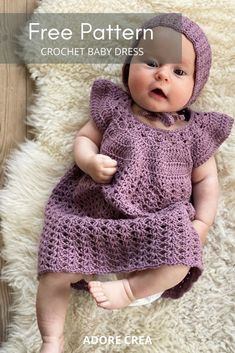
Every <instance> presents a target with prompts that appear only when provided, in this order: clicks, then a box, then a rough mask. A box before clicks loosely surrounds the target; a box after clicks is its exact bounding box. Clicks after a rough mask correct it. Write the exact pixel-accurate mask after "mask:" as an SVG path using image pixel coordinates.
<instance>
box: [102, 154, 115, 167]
mask: <svg viewBox="0 0 235 353" xmlns="http://www.w3.org/2000/svg"><path fill="white" fill-rule="evenodd" d="M103 166H104V167H107V168H108V167H109V168H112V167H116V166H117V161H115V159H112V158H111V157H108V156H105V158H103Z"/></svg>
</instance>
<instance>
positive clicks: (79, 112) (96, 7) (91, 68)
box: [0, 0, 235, 353]
mask: <svg viewBox="0 0 235 353" xmlns="http://www.w3.org/2000/svg"><path fill="white" fill-rule="evenodd" d="M234 10H235V9H234V2H233V1H232V0H231V1H223V0H216V1H215V0H210V1H207V2H205V0H198V1H193V0H179V1H177V2H175V1H174V0H168V1H167V2H158V1H155V0H148V1H147V0H146V1H145V2H143V1H142V0H129V1H128V2H127V1H125V0H116V1H108V0H105V1H104V0H95V1H93V0H87V1H81V0H80V1H76V0H57V1H52V0H43V1H42V2H41V3H40V6H39V8H38V9H37V12H46V13H52V12H130V11H131V12H172V11H174V12H182V13H183V14H185V15H187V16H189V17H190V18H191V19H193V20H195V21H196V22H198V23H199V24H200V25H201V26H202V28H203V29H204V30H205V32H206V33H207V35H208V37H209V40H210V43H211V45H212V50H213V59H214V60H213V68H212V70H211V77H210V80H209V82H208V84H207V86H206V88H205V90H204V92H203V95H202V96H201V98H200V99H199V100H198V102H197V104H195V105H194V108H195V109H198V110H215V111H220V112H225V113H227V114H229V115H233V114H234V99H233V96H234V90H233V89H234V82H233V81H232V73H233V72H234V66H233V65H234V61H232V52H233V47H234V43H233V37H232V34H233V33H234V30H232V28H231V26H232V18H233V15H232V14H234ZM28 68H29V71H30V73H31V77H32V79H34V80H35V82H36V88H37V89H36V92H35V100H34V104H33V106H32V107H31V111H30V114H29V116H28V117H27V121H28V124H29V125H31V126H32V127H33V128H34V130H35V132H36V139H35V140H34V141H26V142H25V143H24V144H22V145H21V146H19V148H18V149H17V151H15V152H14V153H13V155H12V157H11V159H10V160H9V163H8V171H7V183H6V187H5V189H4V190H3V191H2V193H1V213H2V228H3V237H4V244H5V246H4V249H3V253H2V255H3V257H4V259H5V260H6V262H7V263H6V266H5V268H4V269H3V277H4V278H5V279H6V280H7V282H8V283H9V285H10V287H11V290H12V292H13V295H14V303H13V305H12V307H11V309H10V310H11V313H12V322H11V324H10V327H9V338H8V342H6V343H4V344H3V347H2V348H1V349H0V352H1V353H26V352H29V353H34V352H38V349H39V345H40V337H39V333H38V330H37V325H36V317H35V297H36V289H37V279H36V277H37V247H38V241H39V235H40V232H41V229H42V224H43V211H44V206H45V203H46V201H47V198H48V196H49V194H50V192H51V190H52V188H53V187H54V185H55V183H56V182H57V181H58V180H59V178H60V177H61V176H62V175H63V173H64V172H65V170H66V169H67V168H69V167H70V165H71V164H72V145H73V140H74V137H75V134H76V132H77V130H78V129H79V128H80V126H81V125H82V124H83V123H84V122H85V121H86V119H87V118H88V100H89V89H90V84H91V82H92V81H93V80H94V79H95V78H98V77H106V78H109V79H112V80H115V81H116V82H118V81H119V80H120V66H118V65H28ZM234 147H235V136H234V134H233V136H230V138H229V139H228V140H227V141H226V143H225V144H224V145H223V146H222V148H221V149H220V151H219V152H218V153H217V155H216V160H217V164H218V169H219V177H220V184H221V198H220V205H219V210H218V214H217V219H216V223H215V225H214V227H213V229H212V230H211V231H210V234H209V237H208V241H207V244H206V246H205V248H204V265H205V270H204V272H203V275H202V276H201V278H200V280H199V281H198V282H197V283H196V284H195V285H194V287H193V289H192V290H191V291H190V292H189V293H187V294H185V295H184V296H183V297H182V298H181V299H180V300H176V301H174V300H162V299H160V300H159V301H156V302H154V303H152V304H149V305H146V306H141V307H133V308H127V309H125V310H122V311H114V312H111V311H110V312H109V311H105V310H102V309H99V308H97V307H96V305H95V304H94V302H93V301H92V299H91V298H90V296H89V295H88V294H87V293H80V292H77V291H73V293H72V298H71V303H70V306H69V311H68V316H67V320H66V326H65V335H66V345H65V352H66V353H71V352H73V353H86V352H91V353H93V352H96V353H102V352H110V353H112V352H128V353H134V352H135V353H140V352H141V353H142V352H146V353H148V352H151V353H179V352H182V353H209V352H211V353H212V352H213V353H232V352H234V351H235V343H234V336H233V333H234V331H233V327H234V320H233V317H232V313H233V312H234V286H233V283H234V270H233V263H232V256H233V254H234V240H233V239H234V237H233V235H234V223H233V222H234V214H235V212H234V211H235V208H234V195H233V191H234V188H235V157H234V152H235V149H234ZM91 336H95V337H93V341H91ZM98 336H99V340H98V338H97V337H98Z"/></svg>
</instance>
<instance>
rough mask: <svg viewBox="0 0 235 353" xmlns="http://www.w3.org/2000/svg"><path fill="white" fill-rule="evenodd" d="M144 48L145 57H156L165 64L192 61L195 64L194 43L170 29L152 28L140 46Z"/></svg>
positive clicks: (141, 40)
mask: <svg viewBox="0 0 235 353" xmlns="http://www.w3.org/2000/svg"><path fill="white" fill-rule="evenodd" d="M138 47H139V48H143V52H144V56H148V57H149V56H150V57H156V56H157V58H158V60H159V61H161V62H163V63H181V62H182V61H185V60H188V59H190V57H192V62H194V59H195V55H194V48H193V45H192V43H191V42H190V41H189V40H188V39H187V38H186V37H185V36H184V35H183V34H182V33H179V32H177V31H175V30H174V29H172V28H169V27H160V26H159V27H155V28H152V33H150V32H147V33H146V36H145V37H142V38H141V39H140V41H139V44H138Z"/></svg>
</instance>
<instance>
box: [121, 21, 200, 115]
mask: <svg viewBox="0 0 235 353" xmlns="http://www.w3.org/2000/svg"><path fill="white" fill-rule="evenodd" d="M153 32H154V41H149V40H143V39H141V40H140V42H139V48H143V49H144V55H143V56H142V57H141V56H138V57H133V59H132V61H131V64H130V71H129V78H128V86H129V90H130V94H131V96H132V99H133V100H134V102H135V103H136V104H137V105H138V106H140V107H142V108H144V109H146V110H150V111H153V112H176V111H178V110H180V109H182V108H183V107H184V106H185V105H186V104H187V102H188V101H189V99H190V97H191V95H192V92H193V87H194V67H195V52H194V48H193V44H192V43H191V42H190V41H189V40H188V39H187V38H186V37H185V36H184V35H182V34H180V33H178V32H176V31H174V30H173V29H171V28H167V27H156V28H154V29H153ZM176 43H177V44H176ZM179 44H180V45H179ZM177 51H178V53H177Z"/></svg>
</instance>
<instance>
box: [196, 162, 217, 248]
mask: <svg viewBox="0 0 235 353" xmlns="http://www.w3.org/2000/svg"><path fill="white" fill-rule="evenodd" d="M192 184H193V204H194V208H195V210H196V216H195V220H194V221H193V226H194V227H195V229H196V231H197V232H198V234H199V236H200V240H201V242H202V243H204V242H205V239H206V236H207V232H208V230H209V227H210V226H211V225H212V224H213V222H214V219H215V215H216V210H217V205H218V198H219V183H218V176H217V168H216V163H215V159H214V157H211V158H210V159H209V160H208V161H207V162H205V163H204V164H202V165H201V166H199V167H198V168H194V169H193V173H192Z"/></svg>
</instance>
